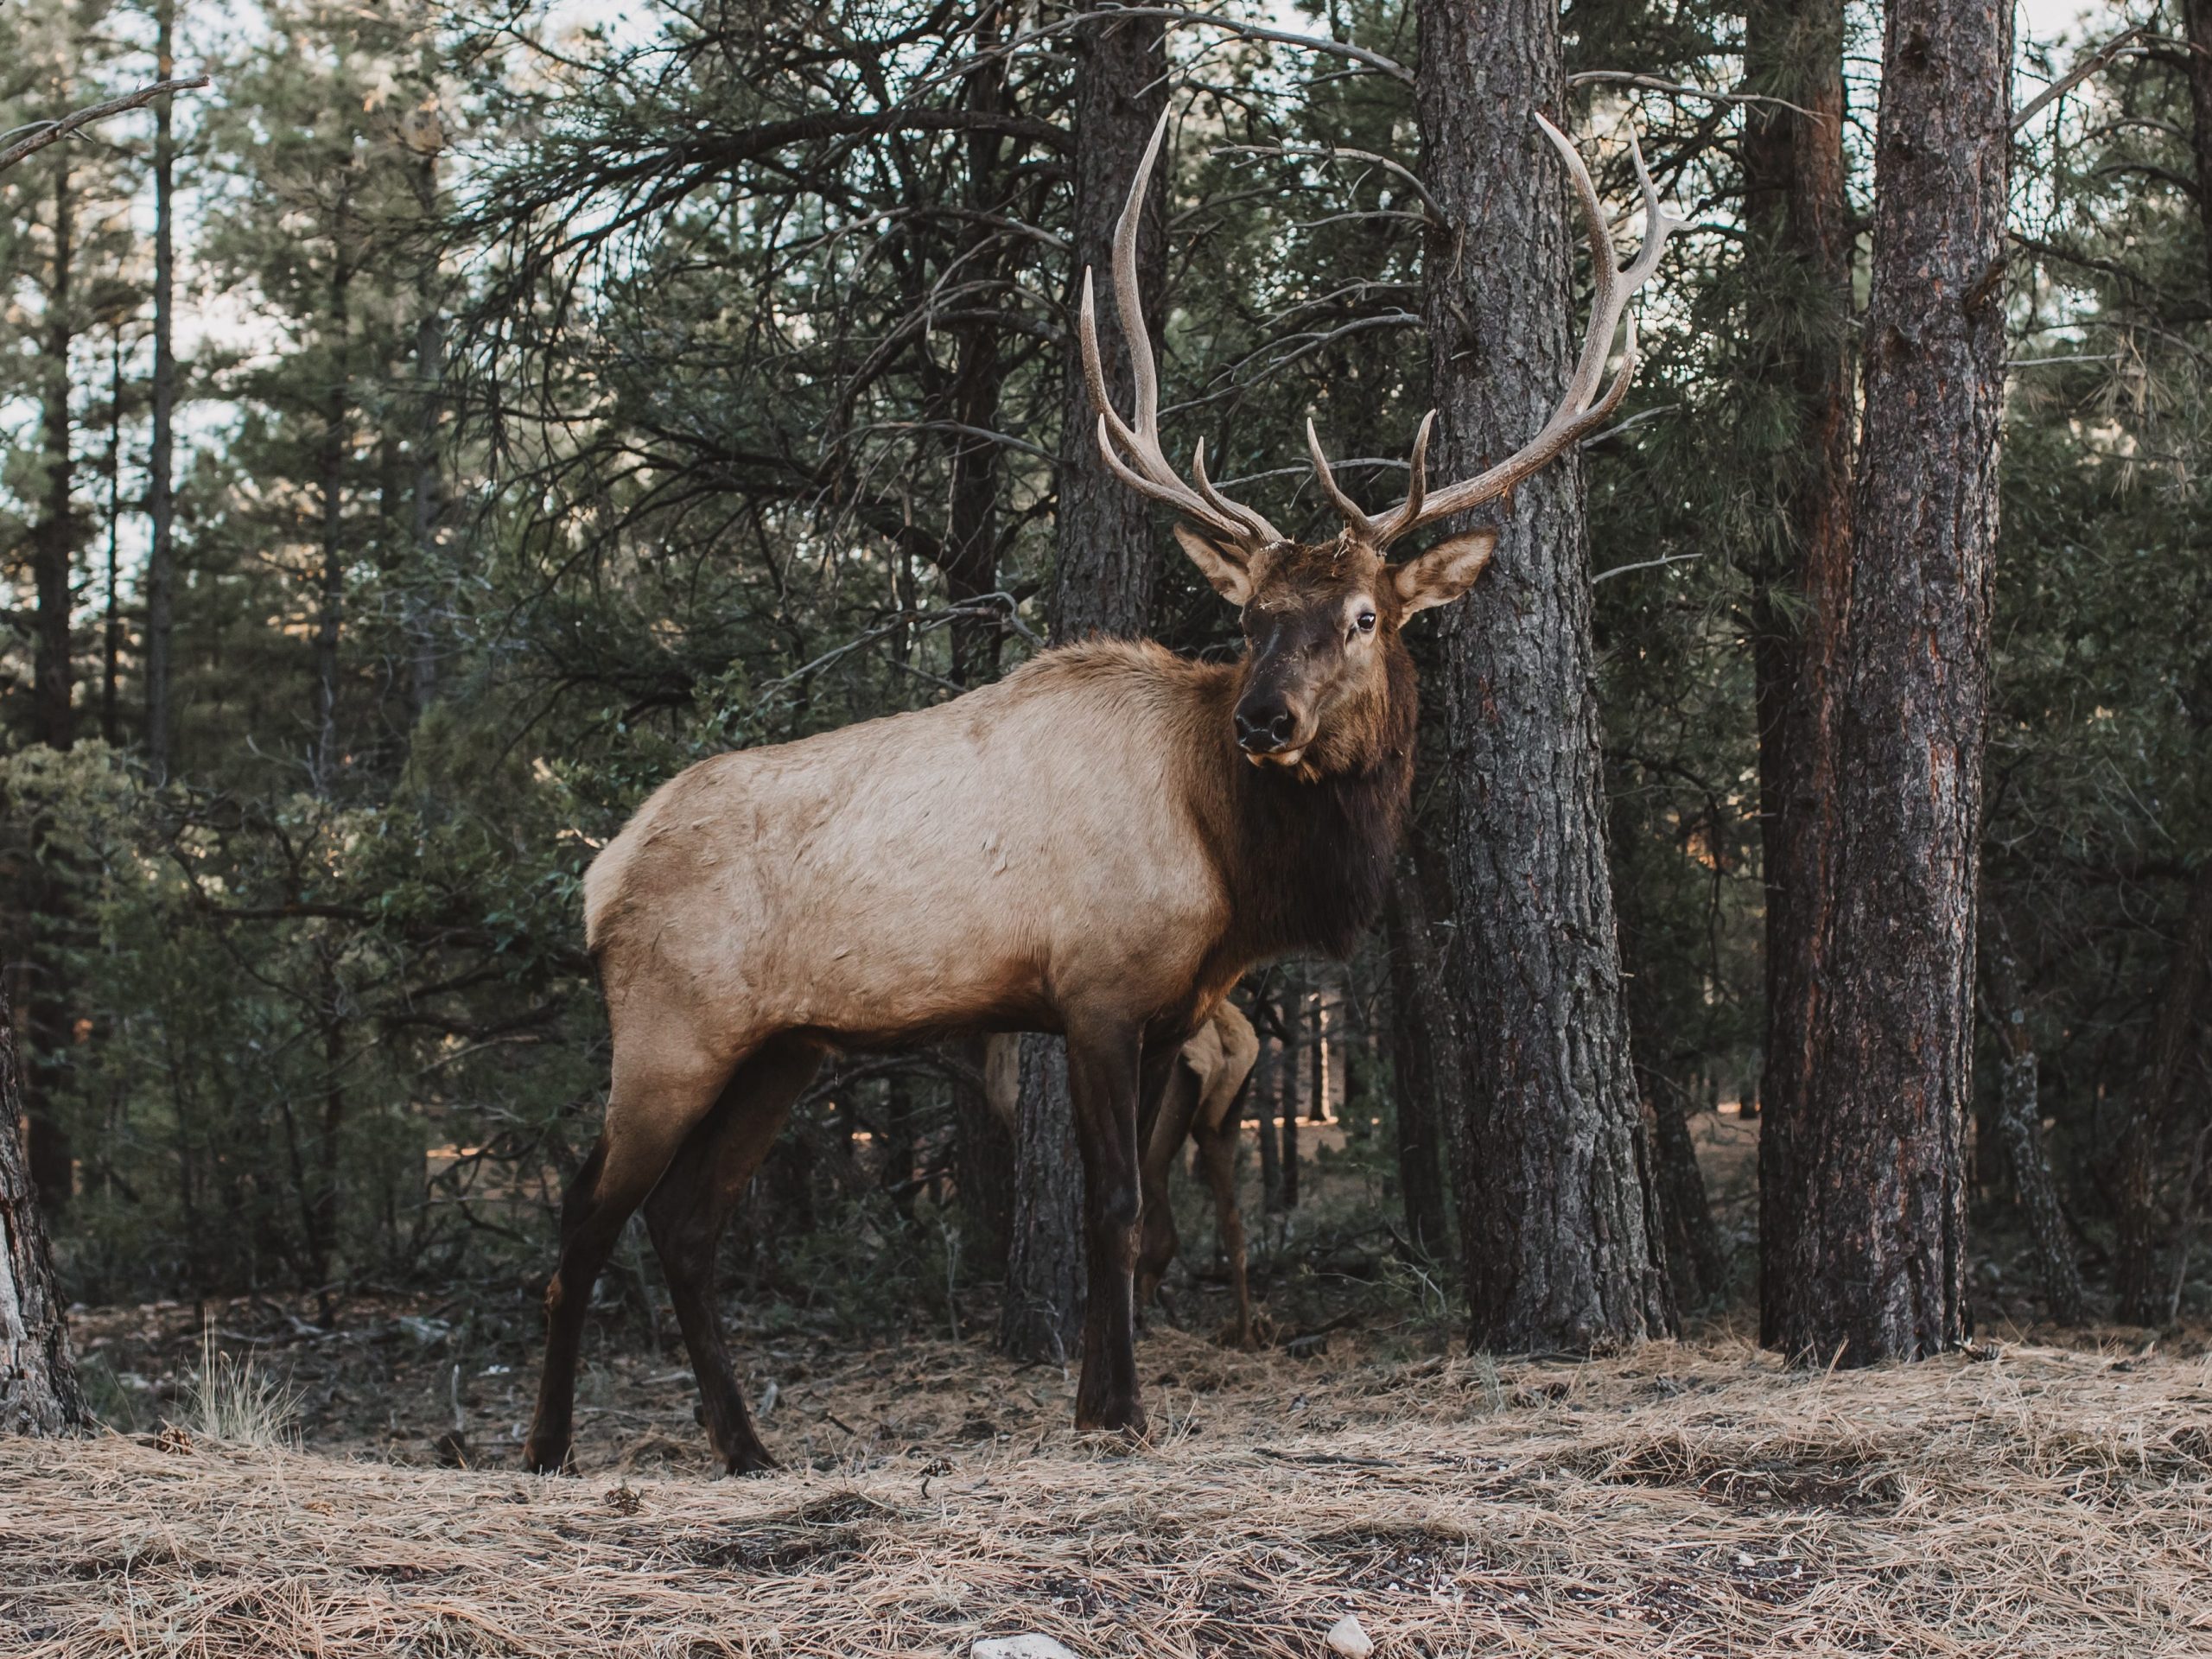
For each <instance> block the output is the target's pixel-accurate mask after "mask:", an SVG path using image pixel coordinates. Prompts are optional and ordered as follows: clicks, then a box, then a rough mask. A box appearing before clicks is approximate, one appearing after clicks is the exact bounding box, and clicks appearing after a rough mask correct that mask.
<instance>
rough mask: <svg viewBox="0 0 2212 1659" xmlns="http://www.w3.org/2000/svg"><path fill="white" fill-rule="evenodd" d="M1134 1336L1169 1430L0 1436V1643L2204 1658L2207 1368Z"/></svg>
mask: <svg viewBox="0 0 2212 1659" xmlns="http://www.w3.org/2000/svg"><path fill="white" fill-rule="evenodd" d="M1142 1358H1143V1361H1144V1363H1145V1365H1146V1367H1147V1373H1146V1374H1147V1380H1148V1381H1154V1378H1155V1376H1158V1375H1172V1376H1174V1377H1176V1378H1177V1381H1176V1382H1175V1383H1167V1384H1161V1383H1158V1382H1156V1381H1154V1387H1153V1389H1152V1398H1153V1403H1154V1414H1155V1421H1159V1422H1160V1423H1161V1424H1162V1425H1164V1427H1163V1429H1162V1432H1161V1433H1160V1438H1159V1441H1158V1443H1157V1444H1155V1445H1154V1446H1150V1447H1147V1448H1143V1449H1139V1450H1135V1451H1131V1450H1128V1449H1125V1448H1123V1447H1121V1446H1118V1445H1116V1444H1114V1443H1111V1442H1104V1441H1100V1440H1094V1439H1089V1438H1085V1437H1082V1436H1077V1435H1076V1434H1074V1433H1072V1432H1071V1431H1069V1430H1067V1429H1065V1428H1064V1427H1049V1428H1044V1429H1041V1430H1038V1431H1036V1432H1034V1433H1032V1432H1030V1431H1028V1430H1027V1429H1025V1431H1024V1432H1023V1433H1020V1435H1019V1436H1018V1437H1016V1436H1013V1435H1009V1434H1007V1433H1005V1432H1004V1428H1003V1423H1004V1421H1005V1414H1004V1413H1003V1411H996V1410H995V1408H993V1406H992V1403H991V1402H994V1401H995V1400H1001V1399H1002V1398H1003V1397H1005V1396H1007V1395H1011V1394H1013V1393H1014V1392H1016V1391H1017V1390H1020V1391H1026V1392H1027V1394H1028V1395H1030V1397H1035V1395H1036V1390H1037V1387H1038V1382H1037V1379H1038V1378H1039V1376H1040V1375H1049V1374H1040V1373H1038V1372H1035V1371H1031V1372H1028V1373H1027V1374H1023V1373H1017V1372H1014V1370H1011V1369H1010V1368H1008V1367H1007V1366H1005V1365H1003V1364H1001V1363H999V1362H997V1361H995V1360H994V1359H991V1358H989V1357H986V1356H984V1355H983V1354H982V1353H981V1352H980V1351H973V1350H967V1349H962V1348H957V1347H955V1346H953V1345H952V1344H934V1345H931V1346H927V1347H923V1348H918V1349H915V1350H910V1351H907V1352H906V1354H905V1355H904V1356H902V1360H903V1362H904V1363H902V1364H901V1365H900V1366H899V1368H898V1369H899V1372H900V1375H899V1376H889V1375H887V1368H886V1367H885V1366H884V1365H882V1364H881V1363H876V1364H874V1365H873V1366H872V1367H869V1368H868V1371H867V1375H868V1376H869V1377H871V1378H873V1379H874V1380H873V1381H871V1382H868V1383H865V1384H863V1383H861V1382H860V1381H855V1382H853V1383H851V1384H850V1385H849V1387H847V1388H845V1389H844V1390H843V1392H842V1393H841V1392H840V1391H839V1389H837V1388H834V1387H832V1388H826V1389H824V1390H823V1392H822V1393H821V1395H820V1397H819V1400H818V1402H817V1403H819V1404H820V1407H821V1410H822V1412H823V1414H824V1415H825V1416H829V1417H830V1418H832V1419H833V1420H834V1419H843V1420H845V1421H854V1422H859V1421H864V1420H865V1419H866V1417H867V1415H868V1411H869V1408H870V1399H871V1398H873V1399H874V1400H875V1401H876V1402H878V1403H880V1402H881V1401H882V1400H883V1398H885V1397H886V1396H887V1394H888V1392H889V1391H892V1390H894V1389H895V1390H897V1391H898V1392H899V1395H900V1397H901V1398H902V1399H903V1400H904V1401H905V1402H907V1404H908V1405H910V1406H911V1404H912V1402H913V1400H914V1399H915V1398H916V1397H917V1394H918V1391H919V1390H922V1389H924V1388H925V1387H926V1389H927V1390H928V1391H929V1393H930V1395H931V1398H932V1399H934V1401H935V1402H936V1403H937V1405H938V1408H940V1409H941V1412H942V1414H944V1416H946V1417H948V1418H949V1417H951V1416H955V1415H957V1414H960V1413H962V1412H963V1411H965V1412H967V1413H968V1414H969V1416H970V1417H971V1418H980V1417H982V1416H995V1418H996V1419H997V1421H999V1422H1000V1424H1001V1427H1000V1429H999V1430H998V1431H997V1432H996V1433H988V1432H985V1431H982V1430H979V1431H978V1435H977V1437H976V1438H973V1439H969V1440H962V1439H961V1437H960V1435H959V1434H957V1433H955V1434H954V1435H952V1436H950V1437H945V1438H940V1439H938V1440H932V1441H929V1442H926V1443H912V1444H906V1445H903V1446H902V1445H899V1444H898V1443H896V1442H895V1441H894V1440H892V1439H891V1438H889V1437H879V1438H878V1439H877V1440H873V1441H870V1442H868V1443H867V1444H866V1445H864V1446H859V1449H856V1450H855V1451H853V1452H850V1453H849V1455H846V1456H845V1457H844V1458H843V1459H842V1460H840V1461H836V1464H835V1466H833V1467H829V1468H820V1469H801V1470H794V1471H790V1472H787V1473H784V1474H780V1475H778V1476H775V1477H772V1478H767V1479H764V1480H758V1481H724V1480H715V1481H709V1480H702V1479H698V1478H668V1477H666V1476H660V1477H656V1476H652V1475H649V1474H647V1473H645V1472H644V1471H643V1470H642V1468H641V1467H639V1465H638V1462H637V1459H634V1458H632V1457H627V1456H626V1457H624V1458H623V1459H621V1460H620V1468H621V1471H622V1472H620V1473H614V1472H605V1473H601V1474H598V1475H596V1476H594V1475H586V1476H585V1477H583V1478H579V1479H567V1480H562V1479H551V1480H544V1479H538V1478H529V1477H523V1476H518V1475H515V1474H512V1473H500V1472H496V1471H460V1472H448V1471H438V1470H429V1469H423V1468H417V1467H398V1466H394V1465H390V1464H385V1463H376V1462H369V1461H348V1460H341V1459H334V1458H328V1457H317V1456H310V1455H307V1454H304V1453H302V1452H296V1451H289V1450H283V1449H268V1448H246V1447H242V1446H234V1445H212V1444H210V1443H208V1442H207V1441H206V1440H200V1441H199V1442H197V1443H195V1444H193V1445H191V1446H189V1447H183V1446H179V1447H174V1448H172V1449H170V1450H167V1451H164V1450H162V1449H159V1448H157V1447H156V1446H154V1445H152V1444H150V1443H148V1442H142V1441H140V1440H131V1439H126V1438H122V1437H117V1436H111V1437H108V1438H106V1439H103V1440H94V1441H91V1442H86V1443H80V1444H75V1445H55V1444H53V1443H29V1442H14V1443H0V1560H4V1561H5V1562H6V1563H7V1571H6V1573H5V1574H4V1576H3V1577H0V1630H7V1631H9V1632H10V1638H11V1647H12V1648H13V1649H16V1650H27V1651H28V1652H29V1653H32V1654H35V1655H40V1656H50V1659H78V1656H88V1655H92V1654H107V1653H116V1652H155V1653H164V1654H175V1655H211V1656H212V1655H223V1656H232V1655H236V1656H245V1655H255V1656H260V1655H269V1654H291V1653H314V1654H319V1655H323V1656H328V1659H353V1656H364V1659H365V1656H370V1655H376V1656H383V1655H387V1654H392V1653H407V1654H425V1655H429V1654H454V1655H461V1654H470V1655H478V1654H501V1655H505V1654H532V1655H540V1654H542V1655H567V1654H618V1653H619V1654H639V1655H645V1654H671V1655H672V1654H684V1655H690V1654H723V1653H728V1654H763V1655H766V1654H776V1655H781V1656H790V1655H840V1656H844V1655H851V1656H890V1655H911V1654H945V1655H965V1654H966V1653H967V1651H968V1649H969V1644H970V1643H972V1642H973V1641H974V1640H975V1639H976V1637H981V1636H1007V1635H1014V1634H1017V1633H1020V1632H1023V1631H1040V1632H1044V1633H1046V1634H1048V1635H1051V1636H1052V1637H1057V1638H1058V1640H1060V1641H1062V1642H1064V1643H1066V1644H1067V1645H1068V1646H1069V1647H1071V1648H1072V1649H1075V1650H1076V1651H1077V1653H1078V1654H1082V1655H1085V1656H1089V1655H1108V1654H1112V1655H1140V1654H1141V1655H1198V1654H1202V1653H1203V1654H1217V1653H1218V1654H1231V1655H1253V1656H1284V1659H1288V1656H1299V1659H1319V1656H1321V1655H1323V1653H1324V1651H1325V1650H1324V1648H1323V1638H1324V1636H1325V1633H1326V1631H1327V1630H1329V1628H1330V1626H1331V1625H1332V1624H1334V1623H1335V1622H1336V1621H1337V1620H1338V1618H1340V1617H1342V1616H1343V1615H1344V1614H1345V1613H1355V1614H1357V1617H1358V1618H1359V1620H1360V1622H1361V1624H1363V1626H1364V1627H1365V1628H1366V1630H1368V1631H1369V1632H1370V1634H1371V1635H1372V1636H1373V1637H1375V1640H1376V1651H1377V1654H1378V1656H1380V1659H1394V1656H1399V1655H1405V1656H1412V1655H1422V1654H1433V1655H1442V1654H1455V1655H1456V1654H1461V1653H1467V1652H1470V1651H1474V1652H1481V1653H1484V1654H1490V1653H1500V1654H1543V1655H1547V1656H1559V1659H1567V1656H1580V1655H1598V1654H1608V1655H1630V1654H1633V1655H1638V1656H1644V1655H1655V1656H1656V1655H1669V1656H1687V1655H1693V1654H1696V1655H1710V1656H1731V1659H1733V1656H1752V1655H1768V1654H1790V1655H1800V1654H1805V1653H1823V1652H1849V1653H1894V1654H1916V1655H1917V1654H1978V1655H1990V1656H2007V1659H2056V1656H2061V1655H2082V1656H2094V1659H2120V1656H2126V1659H2150V1656H2162V1655H2173V1656H2180V1655H2203V1654H2206V1653H2212V1568H2208V1560H2212V1365H2209V1364H2208V1363H2207V1362H2205V1361H2183V1360H2175V1359H2165V1358H2158V1359H2133V1360H2127V1359H2120V1358H2118V1357H2109V1356H2101V1355H2097V1354H2082V1353H2063V1352H2059V1351H2054V1350H2046V1349H2027V1348H2015V1349H2009V1350H2005V1351H2001V1352H1999V1353H1997V1354H1996V1355H1995V1357H1992V1358H1986V1359H1983V1360H1980V1361H1977V1360H1974V1359H1969V1358H1967V1357H1959V1358H1956V1359H1950V1360H1945V1361H1941V1362H1936V1363H1929V1364H1924V1365H1919V1366H1914V1367H1910V1368H1897V1369H1886V1370H1875V1371H1869V1372H1859V1373H1855V1374H1841V1373H1840V1374H1837V1375H1834V1376H1820V1375H1818V1374H1806V1373H1791V1372H1784V1371H1782V1370H1779V1369H1778V1368H1777V1367H1776V1366H1775V1365H1774V1363H1772V1362H1771V1361H1770V1360H1769V1359H1767V1358H1765V1357H1761V1356H1759V1355H1757V1354H1755V1353H1754V1352H1752V1351H1751V1350H1749V1349H1748V1348H1745V1347H1742V1346H1738V1345H1731V1344H1708V1345H1703V1346H1688V1345H1672V1344H1661V1345H1657V1346H1654V1347H1649V1348H1646V1349H1643V1350H1642V1351H1638V1352H1637V1353H1634V1354H1631V1355H1628V1356H1625V1357H1621V1358H1618V1359H1612V1360H1607V1361H1602V1362H1599V1363H1592V1364H1588V1365H1574V1364H1567V1363H1556V1364H1555V1363H1541V1362H1502V1363H1499V1364H1497V1365H1496V1366H1491V1365H1490V1364H1489V1363H1488V1362H1486V1361H1480V1360H1456V1359H1455V1360H1428V1361H1426V1362H1422V1363H1416V1364H1411V1365H1403V1366H1397V1367H1383V1366H1363V1367H1342V1366H1338V1367H1337V1368H1336V1369H1332V1370H1324V1369H1322V1367H1321V1366H1319V1365H1318V1364H1316V1363H1298V1362H1294V1361H1287V1360H1281V1359H1263V1358H1252V1357H1243V1356H1230V1355H1224V1354H1221V1353H1219V1352H1217V1351H1215V1350H1212V1349H1210V1348H1208V1347H1206V1346H1205V1344H1202V1343H1200V1342H1198V1341H1197V1340H1195V1339H1193V1338H1185V1337H1181V1336H1178V1335H1175V1334H1173V1333H1166V1332H1163V1333H1160V1334H1156V1335H1154V1336H1152V1337H1150V1338H1147V1341H1146V1342H1145V1344H1144V1347H1143V1350H1142ZM902 1378H903V1380H902ZM918 1379H923V1380H918ZM1052 1387H1053V1389H1054V1390H1057V1389H1058V1378H1057V1377H1056V1376H1054V1377H1053V1378H1052ZM867 1389H875V1390H877V1393H876V1394H875V1395H873V1396H870V1395H868V1393H867ZM1041 1403H1042V1406H1043V1408H1045V1409H1046V1410H1048V1411H1058V1410H1062V1409H1064V1408H1065V1399H1064V1398H1063V1397H1060V1396H1059V1395H1058V1394H1057V1393H1056V1394H1055V1395H1054V1397H1053V1398H1052V1399H1051V1400H1050V1401H1047V1402H1041ZM1059 1421H1063V1422H1064V1421H1065V1417H1064V1416H1062V1417H1061V1418H1060V1419H1059ZM768 1427H769V1432H770V1433H771V1437H772V1440H773V1439H774V1437H775V1435H776V1433H777V1429H778V1422H777V1420H776V1419H775V1418H772V1419H771V1421H770V1423H769V1425H768ZM656 1432H658V1431H656ZM784 1433H785V1447H786V1449H787V1450H789V1449H791V1446H790V1442H789V1435H790V1430H789V1428H788V1427H785V1430H784ZM582 1449H583V1452H584V1453H585V1455H586V1456H587V1457H594V1458H596V1459H598V1460H599V1462H600V1463H601V1465H606V1464H607V1462H608V1461H610V1459H609V1458H608V1447H607V1445H606V1444H604V1443H600V1444H597V1445H594V1444H592V1443H590V1442H587V1444H586V1446H584V1447H583V1448H582Z"/></svg>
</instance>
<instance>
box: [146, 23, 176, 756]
mask: <svg viewBox="0 0 2212 1659" xmlns="http://www.w3.org/2000/svg"><path fill="white" fill-rule="evenodd" d="M175 22H176V8H175V4H174V0H160V4H159V5H158V6H157V7H156V11H155V24H154V27H155V45H154V51H155V56H156V61H157V65H158V67H159V69H160V72H161V73H159V75H158V76H157V77H156V79H161V80H167V79H169V78H170V76H171V75H172V74H173V73H175V59H174V57H173V56H172V51H173V48H174V44H175V42H174V38H173V37H174V32H175ZM169 102H170V100H169V99H166V98H162V99H156V100H155V103H154V430H153V435H152V447H151V448H150V450H149V453H148V455H147V458H146V513H147V517H148V518H149V519H150V520H151V521H152V524H151V530H152V537H153V540H152V544H151V546H150V547H149V550H148V551H147V556H146V765H147V768H148V770H149V771H150V772H152V773H153V776H154V781H155V782H156V783H157V784H162V783H167V782H168V776H169V768H170V766H171V765H172V764H173V758H174V754H175V747H174V746H175V735H176V713H175V709H174V707H173V706H172V702H171V688H172V686H173V684H174V682H175V671H174V669H173V667H172V664H171V652H170V642H171V637H172V635H173V633H174V632H175V610H176V600H175V588H176V543H175V522H176V502H175V489H174V487H173V486H172V483H171V474H172V468H173V466H174V455H175V448H176V440H175V411H176V352H175V314H176V232H175V207H174V205H173V204H174V197H175V182H176V139H175V134H174V132H173V131H172V130H171V115H170V110H169Z"/></svg>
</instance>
